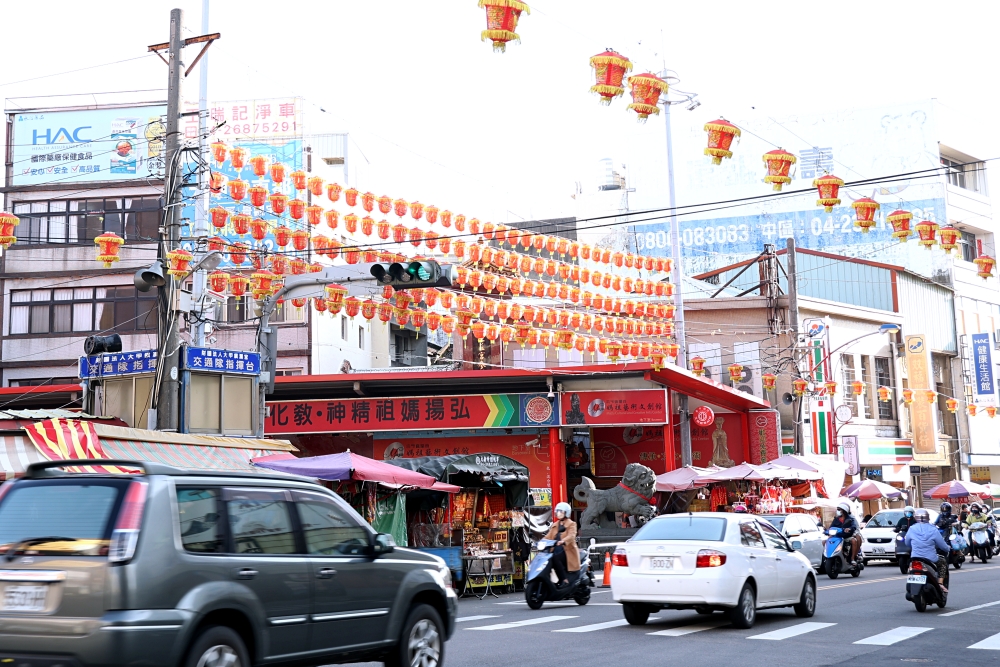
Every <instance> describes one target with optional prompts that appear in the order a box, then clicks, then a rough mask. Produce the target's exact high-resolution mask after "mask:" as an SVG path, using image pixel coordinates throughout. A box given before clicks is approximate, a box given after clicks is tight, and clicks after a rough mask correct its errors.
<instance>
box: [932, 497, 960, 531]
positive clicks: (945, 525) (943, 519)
mask: <svg viewBox="0 0 1000 667" xmlns="http://www.w3.org/2000/svg"><path fill="white" fill-rule="evenodd" d="M956 523H958V517H957V516H956V515H954V514H952V513H951V503H941V513H940V514H938V518H937V521H935V522H934V525H935V526H937V527H938V530H940V531H941V533H942V534H944V535H947V534H948V533H949V532H950V530H951V527H952V526H954V525H955V524H956Z"/></svg>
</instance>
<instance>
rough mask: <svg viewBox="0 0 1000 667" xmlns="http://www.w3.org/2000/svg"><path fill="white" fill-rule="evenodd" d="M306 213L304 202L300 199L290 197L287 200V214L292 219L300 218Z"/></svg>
mask: <svg viewBox="0 0 1000 667" xmlns="http://www.w3.org/2000/svg"><path fill="white" fill-rule="evenodd" d="M305 214H306V203H305V202H304V201H302V200H301V199H292V200H291V201H289V202H288V215H290V216H292V220H301V219H302V218H303V217H304V216H305Z"/></svg>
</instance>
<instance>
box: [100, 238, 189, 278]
mask: <svg viewBox="0 0 1000 667" xmlns="http://www.w3.org/2000/svg"><path fill="white" fill-rule="evenodd" d="M97 238H101V237H100V236H98V237H97ZM94 240H95V241H96V240H97V239H94ZM119 245H120V244H119ZM192 259H193V257H192V255H191V253H189V252H188V251H187V250H185V249H184V248H178V249H177V250H171V251H170V252H168V253H167V262H168V263H169V267H168V268H167V273H169V274H170V275H171V276H173V277H174V279H175V280H181V279H183V278H186V277H187V275H188V265H189V264H191V260H192ZM105 265H107V262H106V261H105Z"/></svg>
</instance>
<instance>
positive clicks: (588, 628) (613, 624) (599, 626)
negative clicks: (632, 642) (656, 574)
mask: <svg viewBox="0 0 1000 667" xmlns="http://www.w3.org/2000/svg"><path fill="white" fill-rule="evenodd" d="M657 619H659V616H650V617H649V620H651V621H653V620H657ZM623 625H628V621H626V620H625V619H624V618H621V619H618V620H617V621H606V622H604V623H594V624H593V625H581V626H580V627H578V628H564V629H562V630H553V631H552V632H594V631H595V630H604V629H606V628H617V627H621V626H623Z"/></svg>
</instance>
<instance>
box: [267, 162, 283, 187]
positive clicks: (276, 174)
mask: <svg viewBox="0 0 1000 667" xmlns="http://www.w3.org/2000/svg"><path fill="white" fill-rule="evenodd" d="M285 170H286V168H285V165H283V164H281V163H280V162H273V163H271V168H270V172H271V182H273V183H281V182H283V181H284V180H285Z"/></svg>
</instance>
